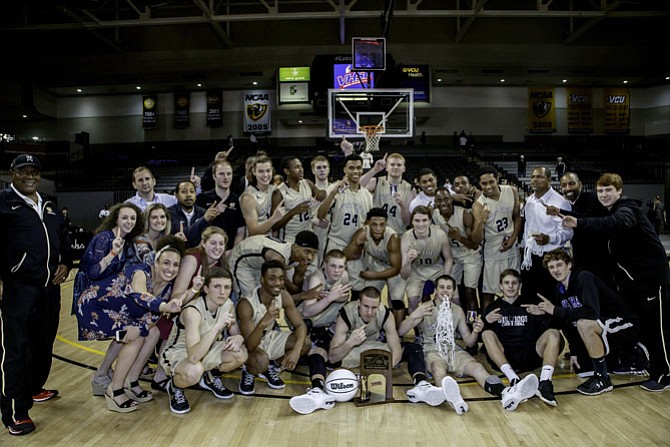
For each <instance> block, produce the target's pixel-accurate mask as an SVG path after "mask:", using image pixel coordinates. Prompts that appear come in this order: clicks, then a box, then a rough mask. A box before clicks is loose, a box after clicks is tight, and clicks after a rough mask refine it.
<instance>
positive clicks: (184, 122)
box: [174, 92, 191, 129]
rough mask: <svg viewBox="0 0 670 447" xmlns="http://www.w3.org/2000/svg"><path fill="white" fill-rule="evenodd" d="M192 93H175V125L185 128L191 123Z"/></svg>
mask: <svg viewBox="0 0 670 447" xmlns="http://www.w3.org/2000/svg"><path fill="white" fill-rule="evenodd" d="M190 106H191V94H190V93H188V92H178V93H175V94H174V127H175V128H177V129H184V128H186V127H188V126H189V125H190V116H189V113H190Z"/></svg>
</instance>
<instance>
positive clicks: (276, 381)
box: [259, 363, 286, 390]
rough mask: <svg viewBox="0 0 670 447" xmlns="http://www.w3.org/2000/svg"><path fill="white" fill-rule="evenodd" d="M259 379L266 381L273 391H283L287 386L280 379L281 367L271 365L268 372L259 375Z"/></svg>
mask: <svg viewBox="0 0 670 447" xmlns="http://www.w3.org/2000/svg"><path fill="white" fill-rule="evenodd" d="M259 377H260V378H261V379H265V380H266V381H267V383H268V386H269V387H270V388H272V389H273V390H283V389H284V387H285V386H286V384H285V383H284V381H283V380H282V379H281V377H279V367H278V366H275V365H273V364H272V363H270V365H269V366H268V369H267V371H265V372H264V373H261V374H259Z"/></svg>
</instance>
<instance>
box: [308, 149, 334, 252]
mask: <svg viewBox="0 0 670 447" xmlns="http://www.w3.org/2000/svg"><path fill="white" fill-rule="evenodd" d="M310 165H311V168H312V175H314V184H315V185H316V187H317V188H319V189H321V190H323V191H328V187H329V186H330V178H329V175H330V162H329V161H328V159H327V158H326V157H324V156H323V155H317V156H316V157H314V158H313V159H312V161H311V162H310ZM319 206H321V202H318V201H314V202H313V204H312V208H311V209H310V215H311V216H312V231H313V232H314V233H315V234H316V235H317V236H318V237H319V240H320V241H325V240H326V236H327V234H328V226H329V225H330V220H329V219H328V216H326V217H324V218H323V219H319V218H318V217H317V216H316V214H317V212H318V211H319ZM325 245H326V244H325V243H323V244H321V250H319V256H318V260H317V265H321V264H322V263H323V257H324V255H325V253H324V252H323V248H325Z"/></svg>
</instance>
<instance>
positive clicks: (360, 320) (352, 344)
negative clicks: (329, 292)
mask: <svg viewBox="0 0 670 447" xmlns="http://www.w3.org/2000/svg"><path fill="white" fill-rule="evenodd" d="M369 349H382V350H384V351H388V352H390V353H391V356H392V363H393V365H394V366H395V365H397V364H398V363H399V362H400V360H401V358H402V346H401V345H400V337H398V331H397V330H396V325H395V320H394V319H393V314H392V313H391V311H390V310H389V308H388V307H386V306H384V305H383V304H382V303H381V294H380V293H379V291H378V290H377V289H375V288H374V287H366V288H365V289H363V290H362V291H361V294H360V298H359V299H358V300H356V301H350V302H348V303H347V304H346V305H345V306H344V307H343V308H342V309H341V310H340V315H339V316H338V317H337V323H336V324H335V335H334V336H333V340H332V341H331V343H330V350H329V351H328V360H330V362H331V363H338V362H342V367H343V368H347V369H352V368H358V367H359V366H360V358H361V353H363V352H364V351H367V350H369Z"/></svg>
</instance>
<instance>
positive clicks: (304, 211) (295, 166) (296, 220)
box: [272, 157, 326, 242]
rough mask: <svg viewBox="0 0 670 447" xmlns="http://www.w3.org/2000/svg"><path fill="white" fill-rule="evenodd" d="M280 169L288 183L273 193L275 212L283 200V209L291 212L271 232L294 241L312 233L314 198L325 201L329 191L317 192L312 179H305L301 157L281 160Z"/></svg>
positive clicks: (280, 237)
mask: <svg viewBox="0 0 670 447" xmlns="http://www.w3.org/2000/svg"><path fill="white" fill-rule="evenodd" d="M281 168H282V171H283V172H284V177H285V178H286V181H285V182H283V183H282V184H281V185H279V187H278V188H277V189H276V190H275V191H274V193H273V195H272V209H273V211H274V210H275V209H276V208H277V207H278V206H279V205H280V204H281V203H282V201H283V206H284V208H286V209H287V210H288V211H287V212H286V214H285V215H284V217H282V219H281V220H280V221H279V222H277V223H276V224H275V225H274V226H273V227H272V229H273V230H274V231H276V232H277V236H278V237H279V239H282V240H284V241H286V242H293V241H294V240H295V235H296V234H298V233H300V232H301V231H305V230H310V231H311V230H312V222H311V220H312V216H311V215H310V205H311V203H312V198H314V199H315V200H319V201H320V200H323V199H324V198H325V197H326V191H325V190H320V189H318V188H317V187H316V186H315V185H314V183H312V181H311V180H306V179H305V178H304V174H305V171H304V169H303V167H302V163H301V162H300V159H299V158H297V157H285V158H284V159H282V162H281Z"/></svg>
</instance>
